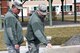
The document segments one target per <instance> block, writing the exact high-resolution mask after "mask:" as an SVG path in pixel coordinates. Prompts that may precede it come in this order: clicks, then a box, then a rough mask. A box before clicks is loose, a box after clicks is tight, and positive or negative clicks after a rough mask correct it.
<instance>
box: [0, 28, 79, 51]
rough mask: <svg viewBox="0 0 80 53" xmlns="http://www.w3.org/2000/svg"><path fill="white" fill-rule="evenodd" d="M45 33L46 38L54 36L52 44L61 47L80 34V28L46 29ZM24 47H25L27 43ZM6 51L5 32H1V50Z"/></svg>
mask: <svg viewBox="0 0 80 53" xmlns="http://www.w3.org/2000/svg"><path fill="white" fill-rule="evenodd" d="M44 33H45V34H46V36H52V39H51V43H52V44H54V45H55V44H56V45H61V44H63V43H65V42H66V41H67V40H68V39H69V38H70V37H72V36H73V35H76V34H80V27H65V28H46V29H45V32H44ZM23 34H24V35H25V34H26V30H24V31H23ZM22 45H25V42H24V43H23V44H22ZM5 49H6V46H5V44H4V41H3V32H0V50H5Z"/></svg>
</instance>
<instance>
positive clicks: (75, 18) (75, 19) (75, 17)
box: [74, 0, 77, 22]
mask: <svg viewBox="0 0 80 53" xmlns="http://www.w3.org/2000/svg"><path fill="white" fill-rule="evenodd" d="M76 21H77V14H76V0H74V22H76Z"/></svg>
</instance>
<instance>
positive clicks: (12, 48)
mask: <svg viewBox="0 0 80 53" xmlns="http://www.w3.org/2000/svg"><path fill="white" fill-rule="evenodd" d="M20 9H22V3H21V2H20V1H17V0H16V1H14V2H13V4H12V8H11V9H10V10H9V11H8V12H7V13H6V14H5V17H4V40H5V43H6V46H7V49H8V53H20V51H19V50H20V45H21V43H22V42H23V36H22V26H21V24H20V22H19V21H18V20H17V18H18V15H17V14H19V12H20Z"/></svg>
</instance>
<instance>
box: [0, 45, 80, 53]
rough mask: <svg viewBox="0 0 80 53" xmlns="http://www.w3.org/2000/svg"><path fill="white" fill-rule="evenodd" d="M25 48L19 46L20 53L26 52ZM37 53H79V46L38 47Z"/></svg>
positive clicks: (4, 52)
mask: <svg viewBox="0 0 80 53" xmlns="http://www.w3.org/2000/svg"><path fill="white" fill-rule="evenodd" d="M27 50H28V49H27V47H26V46H21V50H20V53H25V52H26V51H27ZM0 53H8V52H7V51H0ZM39 53H80V45H75V46H59V45H58V46H53V48H47V47H40V52H39Z"/></svg>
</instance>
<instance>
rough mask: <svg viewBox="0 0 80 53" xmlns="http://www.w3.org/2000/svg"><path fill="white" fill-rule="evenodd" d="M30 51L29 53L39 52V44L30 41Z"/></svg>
mask: <svg viewBox="0 0 80 53" xmlns="http://www.w3.org/2000/svg"><path fill="white" fill-rule="evenodd" d="M28 45H29V46H28V48H29V51H28V52H27V53H39V44H34V43H31V42H29V44H28Z"/></svg>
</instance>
